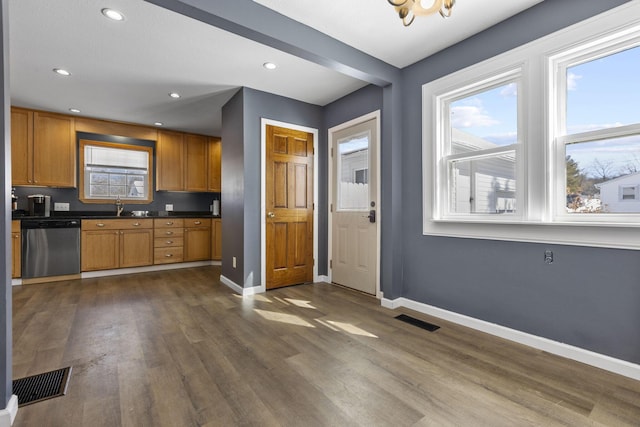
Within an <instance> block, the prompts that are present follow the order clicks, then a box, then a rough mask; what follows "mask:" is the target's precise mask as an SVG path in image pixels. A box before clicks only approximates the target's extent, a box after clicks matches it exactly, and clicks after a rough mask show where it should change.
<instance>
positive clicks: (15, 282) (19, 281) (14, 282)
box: [11, 279, 22, 286]
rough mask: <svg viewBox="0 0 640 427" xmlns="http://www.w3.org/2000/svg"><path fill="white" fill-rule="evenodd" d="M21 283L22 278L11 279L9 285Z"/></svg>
mask: <svg viewBox="0 0 640 427" xmlns="http://www.w3.org/2000/svg"><path fill="white" fill-rule="evenodd" d="M20 285H22V279H11V286H20Z"/></svg>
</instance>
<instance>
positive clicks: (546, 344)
mask: <svg viewBox="0 0 640 427" xmlns="http://www.w3.org/2000/svg"><path fill="white" fill-rule="evenodd" d="M381 305H382V306H383V307H386V308H390V309H396V308H399V307H406V308H408V309H411V310H415V311H417V312H420V313H424V314H428V315H430V316H434V317H438V318H440V319H443V320H447V321H449V322H452V323H456V324H459V325H463V326H466V327H469V328H472V329H475V330H478V331H482V332H486V333H488V334H491V335H495V336H498V337H500V338H504V339H507V340H510V341H515V342H517V343H520V344H524V345H527V346H529V347H533V348H536V349H538V350H543V351H546V352H548V353H552V354H555V355H557V356H561V357H566V358H567V359H572V360H576V361H578V362H582V363H586V364H587V365H591V366H595V367H597V368H600V369H604V370H607V371H610V372H614V373H616V374H620V375H624V376H625V377H629V378H633V379H635V380H640V365H637V364H635V363H631V362H627V361H625V360H621V359H616V358H614V357H611V356H606V355H604V354H600V353H596V352H593V351H590V350H585V349H583V348H580V347H575V346H572V345H569V344H564V343H561V342H558V341H553V340H550V339H548V338H543V337H539V336H537V335H532V334H528V333H526V332H521V331H518V330H516V329H511V328H507V327H505V326H500V325H498V324H495V323H490V322H486V321H484V320H479V319H475V318H473V317H469V316H465V315H463V314H458V313H455V312H452V311H448V310H444V309H441V308H438V307H434V306H431V305H428V304H424V303H421V302H417V301H413V300H410V299H407V298H396V299H394V300H389V299H384V298H383V299H382V300H381Z"/></svg>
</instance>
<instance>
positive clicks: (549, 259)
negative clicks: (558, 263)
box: [544, 249, 553, 264]
mask: <svg viewBox="0 0 640 427" xmlns="http://www.w3.org/2000/svg"><path fill="white" fill-rule="evenodd" d="M544 263H545V264H553V252H551V251H550V250H549V249H547V250H546V251H544Z"/></svg>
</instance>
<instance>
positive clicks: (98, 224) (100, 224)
mask: <svg viewBox="0 0 640 427" xmlns="http://www.w3.org/2000/svg"><path fill="white" fill-rule="evenodd" d="M96 227H104V224H103V223H101V222H99V223H97V224H96Z"/></svg>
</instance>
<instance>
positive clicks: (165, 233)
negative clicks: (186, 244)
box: [153, 228, 184, 239]
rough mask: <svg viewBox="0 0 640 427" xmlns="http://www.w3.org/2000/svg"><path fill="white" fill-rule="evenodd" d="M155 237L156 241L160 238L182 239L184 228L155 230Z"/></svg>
mask: <svg viewBox="0 0 640 427" xmlns="http://www.w3.org/2000/svg"><path fill="white" fill-rule="evenodd" d="M153 235H154V237H155V238H156V239H158V238H160V237H182V236H183V235H184V228H156V229H155V230H153Z"/></svg>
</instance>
